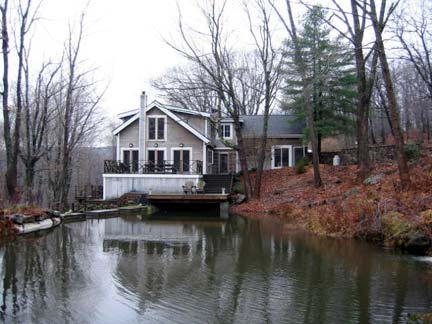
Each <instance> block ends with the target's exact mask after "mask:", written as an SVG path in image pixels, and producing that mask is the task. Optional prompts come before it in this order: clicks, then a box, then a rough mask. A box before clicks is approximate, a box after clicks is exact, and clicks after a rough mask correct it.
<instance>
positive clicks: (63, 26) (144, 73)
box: [32, 0, 348, 116]
mask: <svg viewBox="0 0 432 324" xmlns="http://www.w3.org/2000/svg"><path fill="white" fill-rule="evenodd" d="M34 1H35V2H37V0H34ZM343 1H346V0H343ZM198 2H200V3H203V2H204V1H198V0H123V1H121V2H119V1H115V0H91V1H90V2H89V1H88V0H73V1H71V0H42V7H41V8H40V11H39V16H40V17H41V18H42V19H41V20H40V21H38V22H37V24H36V29H35V32H34V34H35V36H34V38H35V39H34V40H33V41H32V53H33V57H34V58H35V57H36V59H39V61H41V59H42V58H43V57H45V58H50V57H54V58H58V57H59V56H60V55H61V52H62V46H63V45H62V44H63V42H64V40H65V39H66V36H67V32H68V22H69V21H71V22H73V21H75V22H76V21H78V18H79V16H80V14H81V12H82V11H83V9H84V8H87V10H86V22H85V25H86V27H85V37H84V41H83V44H82V53H81V58H82V59H85V60H86V64H88V66H92V67H95V68H97V70H96V72H95V76H96V78H97V79H98V80H100V82H101V83H100V88H101V89H103V88H104V86H105V85H108V89H107V91H106V94H105V96H104V99H103V102H102V106H103V109H104V110H105V111H106V112H107V113H108V114H109V115H111V116H114V115H115V114H117V113H118V112H122V111H125V110H128V109H135V108H138V106H139V95H140V93H141V91H142V90H146V91H147V92H148V93H149V99H150V100H152V99H156V98H155V95H156V93H154V92H153V91H152V89H151V87H150V83H149V81H150V80H151V79H152V78H155V77H158V76H159V75H161V74H162V73H163V72H164V71H165V70H166V69H168V68H169V67H172V66H175V65H176V64H179V63H182V62H185V61H184V60H183V59H182V58H181V57H180V55H179V54H177V53H176V52H175V51H174V50H173V49H171V48H170V47H169V46H167V45H166V44H165V43H164V41H163V37H166V38H168V39H174V40H175V36H176V35H177V34H176V33H177V20H178V13H177V3H178V4H179V6H180V8H181V10H182V16H183V18H184V21H185V22H186V23H188V24H190V25H193V26H195V27H197V26H200V14H199V9H198V8H197V3H198ZM221 2H222V1H221ZM309 2H310V3H317V4H325V3H328V2H329V0H310V1H309ZM229 3H230V5H231V6H233V7H230V8H229V10H226V14H227V17H226V21H227V22H228V24H227V29H229V30H232V31H233V32H235V33H236V35H237V36H235V37H236V38H234V40H236V45H237V46H239V44H241V45H240V46H244V47H247V46H248V45H250V44H251V43H252V41H251V39H250V38H248V37H250V35H249V33H248V31H247V28H248V22H247V17H246V15H245V13H244V10H243V9H242V8H241V5H240V4H241V3H242V1H241V0H232V1H229ZM251 3H252V1H251ZM279 3H283V1H282V0H279ZM293 3H294V9H295V10H296V11H297V14H300V11H299V10H300V8H302V6H300V5H298V4H297V1H296V0H293ZM344 4H348V1H346V3H344ZM302 9H303V8H302ZM274 20H275V21H276V20H277V19H276V16H274ZM198 28H199V27H198ZM279 31H282V29H281V28H280V29H279ZM233 34H234V33H233ZM279 39H282V38H279ZM36 67H37V65H36ZM36 69H37V68H34V71H35V70H36Z"/></svg>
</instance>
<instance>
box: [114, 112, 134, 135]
mask: <svg viewBox="0 0 432 324" xmlns="http://www.w3.org/2000/svg"><path fill="white" fill-rule="evenodd" d="M138 118H139V112H137V113H136V114H135V115H134V116H133V117H131V118H129V119H128V120H127V121H125V122H124V123H123V124H121V125H120V126H119V127H117V128H116V129H114V130H113V135H117V134H118V133H120V132H121V131H122V130H123V129H125V128H126V127H128V126H129V125H130V124H132V123H133V122H134V121H135V120H138Z"/></svg>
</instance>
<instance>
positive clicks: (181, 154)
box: [173, 149, 191, 173]
mask: <svg viewBox="0 0 432 324" xmlns="http://www.w3.org/2000/svg"><path fill="white" fill-rule="evenodd" d="M190 155H191V152H190V150H185V149H175V150H173V163H174V170H176V172H178V173H188V172H189V171H190V158H191V156H190Z"/></svg>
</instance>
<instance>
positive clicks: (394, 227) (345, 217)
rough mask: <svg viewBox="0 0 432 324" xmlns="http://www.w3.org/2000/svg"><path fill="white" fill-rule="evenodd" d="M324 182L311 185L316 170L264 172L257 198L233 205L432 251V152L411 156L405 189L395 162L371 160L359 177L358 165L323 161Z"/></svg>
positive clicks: (322, 229) (326, 230)
mask: <svg viewBox="0 0 432 324" xmlns="http://www.w3.org/2000/svg"><path fill="white" fill-rule="evenodd" d="M321 171H322V179H323V182H324V186H323V187H322V188H318V189H317V188H315V187H314V186H313V170H312V168H311V167H309V168H308V169H307V171H306V173H304V174H296V172H295V169H294V168H283V169H279V170H267V171H265V172H264V178H263V183H262V195H261V199H259V200H251V201H249V202H247V203H244V204H241V205H238V206H234V207H232V209H231V211H232V212H234V213H238V214H242V215H246V216H251V217H254V218H257V217H259V218H266V217H277V218H279V219H280V220H282V221H284V222H287V223H291V224H295V225H296V226H299V227H301V228H304V229H306V230H308V231H310V232H313V233H315V234H319V235H328V236H337V237H357V238H363V239H370V240H377V241H379V242H383V243H384V244H386V245H390V246H396V247H399V248H402V249H407V250H409V251H411V252H415V253H430V252H431V250H430V247H431V240H432V156H431V155H430V154H429V155H427V156H423V157H421V158H419V159H417V160H416V161H412V162H410V175H411V179H412V186H411V187H410V188H409V190H405V191H402V190H401V187H400V183H399V175H398V171H397V166H396V164H395V163H388V164H379V165H374V166H373V171H372V174H371V177H369V178H368V179H367V180H366V181H364V182H359V181H357V179H356V174H357V167H356V166H339V167H334V166H328V165H322V167H321Z"/></svg>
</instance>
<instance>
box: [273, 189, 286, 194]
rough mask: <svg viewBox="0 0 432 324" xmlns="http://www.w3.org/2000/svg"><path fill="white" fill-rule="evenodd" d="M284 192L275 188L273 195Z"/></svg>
mask: <svg viewBox="0 0 432 324" xmlns="http://www.w3.org/2000/svg"><path fill="white" fill-rule="evenodd" d="M284 192H285V190H284V189H276V190H275V191H274V192H273V195H282V194H283V193H284Z"/></svg>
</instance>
